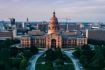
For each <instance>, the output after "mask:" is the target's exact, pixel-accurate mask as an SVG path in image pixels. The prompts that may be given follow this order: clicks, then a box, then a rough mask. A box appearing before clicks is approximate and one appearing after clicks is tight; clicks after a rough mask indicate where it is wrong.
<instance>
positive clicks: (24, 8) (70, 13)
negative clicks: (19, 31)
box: [0, 0, 105, 21]
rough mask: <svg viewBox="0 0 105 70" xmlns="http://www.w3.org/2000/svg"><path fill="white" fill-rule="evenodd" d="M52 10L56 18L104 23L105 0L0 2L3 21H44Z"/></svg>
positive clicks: (17, 0)
mask: <svg viewBox="0 0 105 70" xmlns="http://www.w3.org/2000/svg"><path fill="white" fill-rule="evenodd" d="M54 9H55V10H56V12H57V16H58V17H71V18H78V20H79V19H80V20H81V19H82V20H85V19H89V20H90V18H91V21H92V20H93V21H96V19H97V20H98V18H102V19H99V20H101V21H105V20H103V18H105V14H104V12H105V0H0V15H2V16H0V18H3V19H5V18H7V17H11V16H13V17H16V18H19V19H25V18H26V17H30V18H32V19H33V20H34V19H42V20H46V18H49V17H50V16H51V15H52V11H53V10H54Z"/></svg>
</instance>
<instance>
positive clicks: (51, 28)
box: [20, 12, 88, 48]
mask: <svg viewBox="0 0 105 70" xmlns="http://www.w3.org/2000/svg"><path fill="white" fill-rule="evenodd" d="M87 38H88V30H83V31H80V30H79V31H78V30H73V31H68V29H67V31H65V32H63V31H62V30H60V26H59V23H58V19H57V17H56V15H55V12H53V16H52V17H51V19H50V21H49V23H48V32H47V33H45V32H42V31H40V30H32V31H30V32H28V35H24V36H22V37H21V39H20V40H21V46H22V47H24V48H25V47H30V46H31V45H34V46H37V47H43V48H56V47H62V48H71V47H77V46H82V45H84V44H87Z"/></svg>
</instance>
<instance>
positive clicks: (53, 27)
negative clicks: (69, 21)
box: [48, 12, 59, 34]
mask: <svg viewBox="0 0 105 70" xmlns="http://www.w3.org/2000/svg"><path fill="white" fill-rule="evenodd" d="M57 32H59V24H58V19H57V18H56V16H55V12H53V16H52V17H51V19H50V21H49V24H48V34H54V33H57Z"/></svg>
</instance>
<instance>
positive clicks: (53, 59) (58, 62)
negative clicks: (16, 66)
mask: <svg viewBox="0 0 105 70" xmlns="http://www.w3.org/2000/svg"><path fill="white" fill-rule="evenodd" d="M35 70H74V66H73V63H72V61H71V59H70V58H69V57H68V56H66V55H65V54H63V53H62V51H61V49H60V48H55V49H48V50H47V51H46V52H45V53H44V54H43V55H42V56H40V57H39V59H38V60H37V63H36V69H35Z"/></svg>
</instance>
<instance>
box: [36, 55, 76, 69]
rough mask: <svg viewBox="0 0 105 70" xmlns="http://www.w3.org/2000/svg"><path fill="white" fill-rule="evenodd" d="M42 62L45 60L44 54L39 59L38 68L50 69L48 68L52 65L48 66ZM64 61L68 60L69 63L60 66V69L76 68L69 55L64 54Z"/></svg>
mask: <svg viewBox="0 0 105 70" xmlns="http://www.w3.org/2000/svg"><path fill="white" fill-rule="evenodd" d="M42 62H45V60H44V55H42V56H41V57H39V59H38V60H37V64H36V70H48V69H50V66H48V65H46V64H41V63H42ZM64 62H66V63H67V64H64V66H60V67H59V70H75V69H74V65H73V63H72V61H71V59H70V58H69V57H68V56H66V55H65V54H64ZM51 70H52V69H51Z"/></svg>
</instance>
